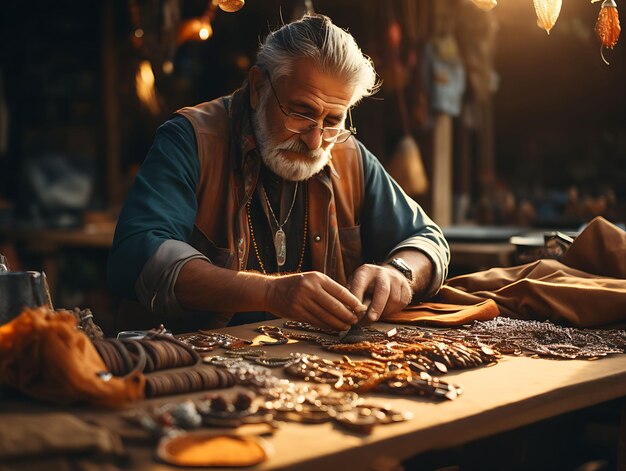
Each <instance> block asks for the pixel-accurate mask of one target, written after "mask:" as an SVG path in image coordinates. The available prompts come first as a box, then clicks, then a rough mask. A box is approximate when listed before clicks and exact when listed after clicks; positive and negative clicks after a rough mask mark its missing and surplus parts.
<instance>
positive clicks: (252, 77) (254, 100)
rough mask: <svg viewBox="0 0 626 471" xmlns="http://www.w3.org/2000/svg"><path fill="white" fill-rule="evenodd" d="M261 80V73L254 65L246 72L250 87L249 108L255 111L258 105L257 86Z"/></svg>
mask: <svg viewBox="0 0 626 471" xmlns="http://www.w3.org/2000/svg"><path fill="white" fill-rule="evenodd" d="M262 80H263V72H262V71H261V69H260V68H259V67H257V66H256V65H255V66H253V67H252V68H251V69H250V71H249V72H248V86H249V87H250V108H252V109H253V110H255V111H256V108H257V106H258V105H259V84H260V83H261V81H262Z"/></svg>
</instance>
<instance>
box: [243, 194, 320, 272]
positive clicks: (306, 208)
mask: <svg viewBox="0 0 626 471" xmlns="http://www.w3.org/2000/svg"><path fill="white" fill-rule="evenodd" d="M294 201H295V199H294ZM251 204H252V198H250V199H249V200H248V204H247V205H246V212H247V214H248V226H249V227H250V238H251V239H252V247H253V248H254V254H255V255H256V259H257V261H258V262H259V266H260V267H261V271H262V272H263V274H264V275H267V270H266V269H265V264H264V263H263V260H262V259H261V253H260V252H259V247H258V245H257V243H256V238H255V237H254V227H252V217H251V216H250V206H251ZM308 226H309V202H308V198H307V197H306V194H305V197H304V229H303V231H302V248H301V249H300V258H299V259H298V265H297V267H296V273H300V272H301V271H302V264H303V263H304V251H305V249H306V240H307V233H308ZM279 269H280V267H279Z"/></svg>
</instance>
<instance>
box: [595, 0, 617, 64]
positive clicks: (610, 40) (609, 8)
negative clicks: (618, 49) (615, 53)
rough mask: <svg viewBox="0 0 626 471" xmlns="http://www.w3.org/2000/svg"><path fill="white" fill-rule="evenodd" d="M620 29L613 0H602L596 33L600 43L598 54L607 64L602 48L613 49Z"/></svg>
mask: <svg viewBox="0 0 626 471" xmlns="http://www.w3.org/2000/svg"><path fill="white" fill-rule="evenodd" d="M621 31H622V28H621V26H620V24H619V13H618V11H617V4H616V3H615V0H604V2H602V7H601V8H600V13H599V14H598V20H597V21H596V34H597V35H598V38H600V43H601V45H600V55H601V56H602V60H603V61H604V62H605V63H606V64H607V65H608V62H607V60H606V59H605V58H604V54H603V48H605V47H608V48H609V49H613V46H615V45H616V44H617V40H618V39H619V35H620V33H621Z"/></svg>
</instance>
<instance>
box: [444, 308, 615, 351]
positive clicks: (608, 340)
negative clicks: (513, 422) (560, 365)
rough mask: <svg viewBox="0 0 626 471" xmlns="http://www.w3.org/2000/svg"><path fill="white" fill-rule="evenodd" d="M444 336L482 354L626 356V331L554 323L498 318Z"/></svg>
mask: <svg viewBox="0 0 626 471" xmlns="http://www.w3.org/2000/svg"><path fill="white" fill-rule="evenodd" d="M442 335H446V336H447V337H448V338H451V339H454V340H457V341H463V342H470V343H471V342H473V343H475V344H479V345H481V347H480V348H481V350H482V351H484V349H485V348H488V349H497V350H499V351H501V352H503V353H506V354H512V355H527V356H537V357H547V358H560V359H587V360H595V359H597V358H602V357H605V356H607V355H614V354H620V353H626V330H617V329H606V330H604V329H598V330H594V329H580V328H575V327H561V326H558V325H556V324H553V323H552V322H550V321H543V322H540V321H533V320H521V319H512V318H509V317H496V318H495V319H492V320H490V321H475V322H474V323H473V324H472V325H470V326H468V327H466V328H463V329H448V330H445V331H443V332H442Z"/></svg>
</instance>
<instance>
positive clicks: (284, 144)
mask: <svg viewBox="0 0 626 471" xmlns="http://www.w3.org/2000/svg"><path fill="white" fill-rule="evenodd" d="M263 95H264V96H261V97H260V100H259V105H258V107H257V109H256V111H255V112H253V113H252V122H253V124H254V134H255V139H256V145H257V147H258V149H259V152H260V154H261V159H263V163H264V164H265V165H266V166H267V167H268V168H269V169H270V170H271V171H272V172H274V173H275V174H276V175H278V176H279V177H281V178H284V179H285V180H290V181H302V180H307V179H309V178H311V177H312V176H313V175H315V174H316V173H318V172H319V171H320V170H322V169H323V168H324V167H325V166H326V164H327V163H328V160H329V159H330V149H332V147H333V145H334V144H331V145H329V146H328V147H327V148H326V149H322V148H321V147H320V148H318V149H315V150H310V149H309V148H308V147H307V145H306V144H305V143H304V142H302V141H301V140H300V138H299V137H298V135H297V134H294V136H293V137H291V138H289V139H288V140H286V141H280V142H276V140H275V139H274V136H272V134H271V132H270V131H269V129H268V126H267V124H266V120H265V116H266V112H265V105H266V104H267V99H268V98H269V96H268V95H267V94H263ZM284 150H287V151H291V152H296V153H298V154H301V155H303V156H304V157H306V159H302V160H300V159H298V160H292V159H289V158H288V157H286V156H285V155H284V153H283V151H284Z"/></svg>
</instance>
